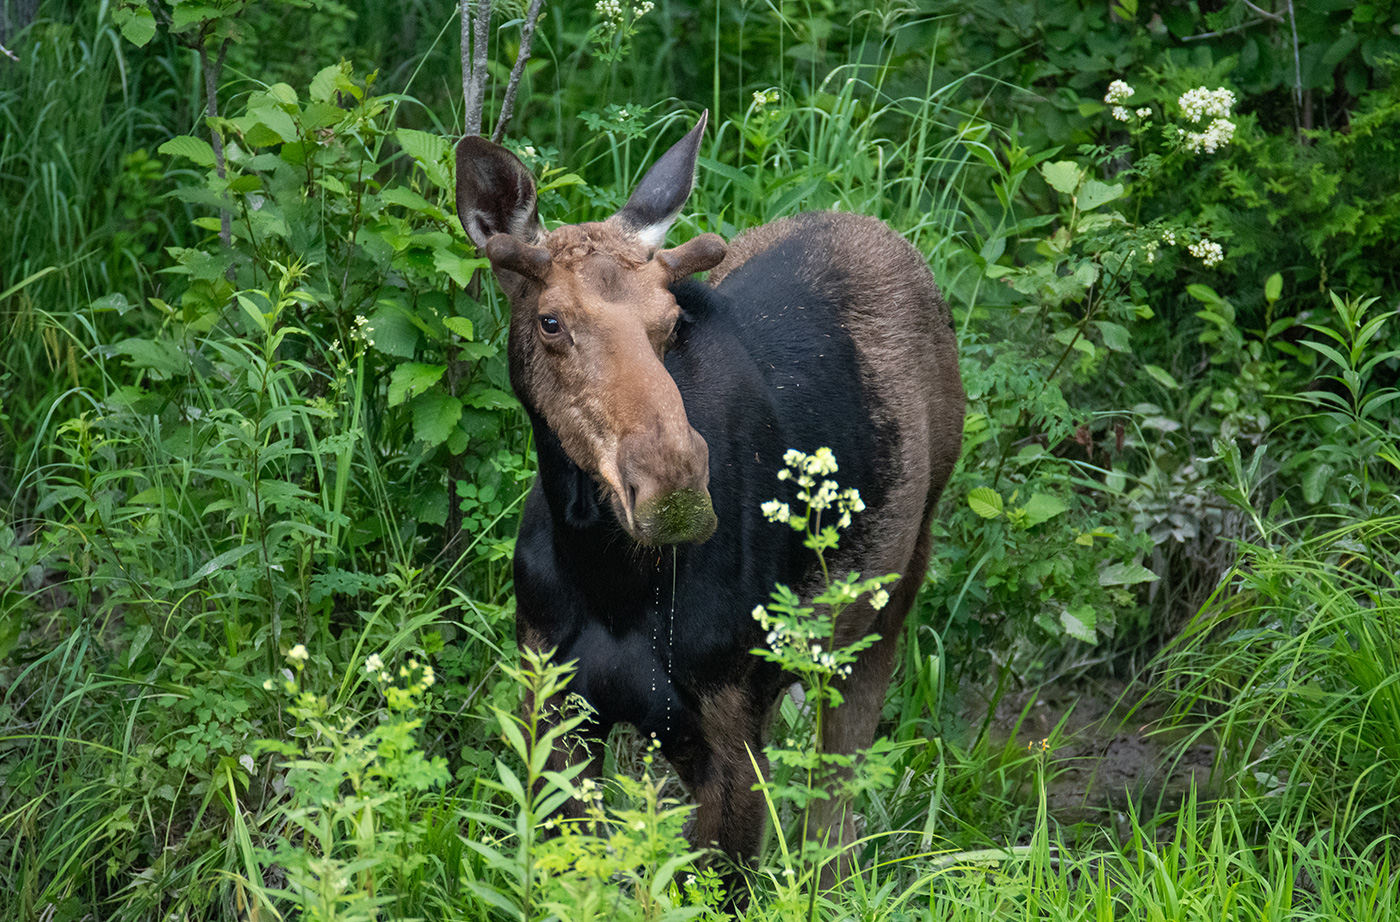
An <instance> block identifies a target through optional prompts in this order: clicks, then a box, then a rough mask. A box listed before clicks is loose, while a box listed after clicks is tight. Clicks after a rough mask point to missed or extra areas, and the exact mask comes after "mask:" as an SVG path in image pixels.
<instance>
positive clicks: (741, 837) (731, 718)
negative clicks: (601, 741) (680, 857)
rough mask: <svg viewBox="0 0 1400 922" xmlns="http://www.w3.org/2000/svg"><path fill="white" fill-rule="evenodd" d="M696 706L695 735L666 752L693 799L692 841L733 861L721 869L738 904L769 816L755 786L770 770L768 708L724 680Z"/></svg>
mask: <svg viewBox="0 0 1400 922" xmlns="http://www.w3.org/2000/svg"><path fill="white" fill-rule="evenodd" d="M699 710H700V720H699V733H698V735H692V736H688V737H687V738H685V739H681V740H677V741H675V742H674V743H673V744H672V746H670V747H667V748H668V749H669V750H670V751H666V752H665V755H666V757H667V758H668V759H669V760H670V762H671V764H672V765H673V766H675V769H676V771H677V772H678V773H679V774H680V776H681V780H682V781H684V782H685V784H686V787H688V788H689V789H690V792H691V794H692V795H694V797H695V800H696V803H697V807H696V811H695V819H694V821H693V823H692V825H691V827H690V831H689V834H688V838H689V840H690V843H691V844H692V845H694V846H695V847H697V848H705V847H712V848H717V849H719V850H720V851H721V852H723V853H724V855H725V857H726V858H727V859H728V861H729V862H730V863H731V867H729V868H728V869H727V870H725V871H723V872H722V875H721V876H722V877H723V879H724V886H725V890H726V892H727V893H728V894H729V900H730V901H731V904H733V905H737V906H742V905H746V904H747V901H748V900H747V897H748V887H747V885H746V884H745V882H744V878H743V869H744V868H747V867H749V866H751V865H752V863H753V860H754V859H755V858H757V857H758V853H759V851H760V849H762V847H763V835H764V831H765V829H766V828H767V820H768V805H767V803H766V802H765V801H764V796H763V792H762V791H759V790H755V789H754V788H755V786H756V785H758V784H759V783H760V782H762V781H763V780H765V778H766V777H767V774H768V759H767V757H766V756H765V755H764V753H763V718H764V713H765V711H766V708H765V707H764V706H763V705H762V704H760V703H759V702H756V701H754V700H753V697H752V695H751V694H750V693H749V692H748V691H746V690H744V689H741V688H738V687H735V686H728V687H725V688H722V689H720V690H719V691H717V692H713V693H710V694H707V695H706V696H705V697H703V698H702V699H701V701H700V708H699ZM663 751H664V750H663Z"/></svg>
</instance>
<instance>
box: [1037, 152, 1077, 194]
mask: <svg viewBox="0 0 1400 922" xmlns="http://www.w3.org/2000/svg"><path fill="white" fill-rule="evenodd" d="M1040 174H1041V175H1042V176H1044V177H1045V181H1046V182H1048V183H1049V184H1050V186H1051V188H1053V189H1054V190H1055V191H1056V192H1063V193H1064V194H1065V195H1073V194H1074V190H1075V189H1078V188H1079V179H1080V176H1081V175H1082V171H1081V170H1080V169H1079V164H1077V163H1075V162H1074V161H1073V160H1056V161H1055V162H1054V163H1046V164H1043V165H1042V166H1041V167H1040Z"/></svg>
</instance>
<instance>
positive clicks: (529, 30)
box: [491, 0, 544, 144]
mask: <svg viewBox="0 0 1400 922" xmlns="http://www.w3.org/2000/svg"><path fill="white" fill-rule="evenodd" d="M543 5H544V0H530V8H529V10H527V11H526V13H525V22H524V24H522V25H521V27H520V53H519V54H517V55H516V56H515V66H514V67H512V68H511V69H510V83H509V84H507V85H506V96H505V101H504V102H502V103H501V117H500V118H498V119H496V130H495V131H493V132H492V133H491V140H492V141H494V142H495V143H497V144H500V143H501V138H503V137H504V136H505V133H506V124H507V123H509V122H510V117H511V115H512V114H513V113H514V110H515V94H516V91H518V90H519V89H520V78H521V76H522V75H523V74H524V73H525V62H526V61H528V60H530V43H531V42H532V41H533V40H534V38H535V26H536V25H537V24H538V23H539V19H540V7H541V6H543Z"/></svg>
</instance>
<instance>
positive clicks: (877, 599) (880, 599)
mask: <svg viewBox="0 0 1400 922" xmlns="http://www.w3.org/2000/svg"><path fill="white" fill-rule="evenodd" d="M889 601H890V594H889V593H888V592H886V591H885V590H883V589H876V590H875V591H874V592H872V593H870V607H871V608H873V609H875V610H876V611H879V610H880V609H882V608H884V607H885V606H886V605H887V604H889Z"/></svg>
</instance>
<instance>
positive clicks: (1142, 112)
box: [1136, 106, 1152, 118]
mask: <svg viewBox="0 0 1400 922" xmlns="http://www.w3.org/2000/svg"><path fill="white" fill-rule="evenodd" d="M1136 115H1137V117H1138V118H1151V117H1152V110H1151V109H1150V108H1148V107H1147V106H1143V107H1142V108H1141V109H1138V110H1137V113H1136Z"/></svg>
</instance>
